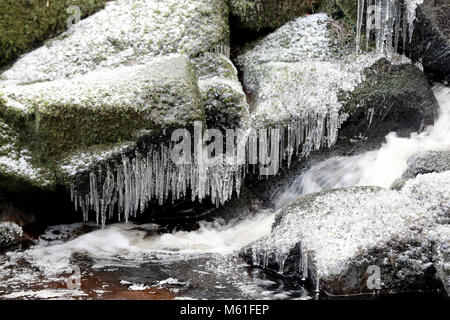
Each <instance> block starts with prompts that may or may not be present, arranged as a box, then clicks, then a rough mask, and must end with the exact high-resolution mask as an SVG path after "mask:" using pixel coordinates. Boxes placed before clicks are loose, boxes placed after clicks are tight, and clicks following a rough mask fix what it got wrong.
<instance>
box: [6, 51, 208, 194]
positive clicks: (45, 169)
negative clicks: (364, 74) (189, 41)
mask: <svg viewBox="0 0 450 320" xmlns="http://www.w3.org/2000/svg"><path fill="white" fill-rule="evenodd" d="M0 86H2V87H1V89H0V97H1V98H0V99H1V101H2V102H1V103H0V110H1V114H2V121H3V126H2V132H3V134H2V137H4V139H3V140H4V144H3V145H2V151H3V152H2V157H1V158H0V161H1V162H0V168H1V171H2V172H3V173H4V174H5V175H6V176H11V175H12V176H13V178H15V179H16V180H17V179H19V180H20V179H25V180H32V182H36V183H33V184H38V185H39V186H46V184H50V185H52V184H54V183H61V184H64V185H67V184H68V181H67V180H66V179H69V181H70V180H71V179H72V178H73V177H75V176H76V175H77V174H79V173H80V171H84V170H86V169H88V168H90V167H91V168H93V167H95V166H96V165H97V163H98V162H99V161H105V160H110V159H112V158H113V157H112V155H113V154H116V155H117V154H120V152H121V151H123V149H124V148H125V147H129V146H130V145H134V146H135V144H136V142H137V141H138V140H139V139H142V137H146V138H147V141H153V142H155V144H156V143H157V142H158V141H161V140H164V138H165V139H166V140H167V137H166V135H169V139H170V133H171V132H170V130H169V129H171V128H179V127H183V128H184V127H189V126H192V125H193V123H194V121H197V120H198V121H203V119H204V117H205V116H204V107H203V103H202V100H201V97H200V95H199V90H198V86H197V78H196V75H195V70H194V68H193V67H192V65H191V63H190V62H189V59H188V58H187V56H183V55H171V56H167V57H161V58H154V59H153V60H151V61H149V62H148V63H147V64H144V65H135V66H122V67H118V68H115V69H106V70H100V71H93V72H90V73H88V74H85V75H81V76H78V77H76V78H73V79H62V80H54V81H48V82H38V83H34V84H29V85H17V84H11V82H9V81H6V82H3V83H2V84H0ZM165 130H167V132H166V131H165ZM135 147H136V146H135ZM118 151H120V152H118ZM14 175H16V177H14ZM61 180H62V181H61ZM4 187H5V188H6V189H8V186H4Z"/></svg>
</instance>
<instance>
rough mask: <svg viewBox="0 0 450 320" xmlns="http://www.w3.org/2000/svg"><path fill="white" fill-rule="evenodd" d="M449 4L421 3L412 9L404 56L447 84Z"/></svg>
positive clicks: (449, 78)
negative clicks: (413, 13) (411, 24)
mask: <svg viewBox="0 0 450 320" xmlns="http://www.w3.org/2000/svg"><path fill="white" fill-rule="evenodd" d="M449 26H450V3H449V2H448V1H447V0H424V1H423V3H422V4H421V5H419V6H418V7H417V9H416V19H415V21H414V33H413V37H412V40H411V43H410V44H409V45H408V46H407V54H408V56H409V57H410V58H411V59H412V60H413V61H417V62H420V63H422V65H423V67H424V71H425V72H426V73H428V74H430V75H431V77H432V78H433V79H435V80H441V81H442V80H443V81H446V82H450V27H449Z"/></svg>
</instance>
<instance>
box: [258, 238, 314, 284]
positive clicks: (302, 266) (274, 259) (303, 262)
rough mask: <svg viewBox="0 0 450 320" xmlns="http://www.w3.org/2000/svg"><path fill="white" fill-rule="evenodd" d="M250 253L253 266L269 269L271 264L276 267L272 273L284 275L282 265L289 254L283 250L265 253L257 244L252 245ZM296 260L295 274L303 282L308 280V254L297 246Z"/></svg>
mask: <svg viewBox="0 0 450 320" xmlns="http://www.w3.org/2000/svg"><path fill="white" fill-rule="evenodd" d="M251 251H252V261H253V265H255V266H259V267H261V268H267V267H269V264H273V265H275V266H278V270H274V271H277V272H278V273H279V274H283V273H284V264H285V262H286V260H287V258H288V256H289V253H286V252H284V251H283V250H280V251H275V252H267V250H265V249H262V248H259V245H258V244H257V243H255V244H253V245H252V247H251ZM298 259H299V260H298V263H297V265H298V270H297V272H298V273H299V274H300V275H301V277H302V280H303V281H305V280H306V279H308V272H309V271H308V269H309V260H308V253H307V252H305V251H304V250H303V249H302V247H301V245H300V246H299V255H298Z"/></svg>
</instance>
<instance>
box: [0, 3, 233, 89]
mask: <svg viewBox="0 0 450 320" xmlns="http://www.w3.org/2000/svg"><path fill="white" fill-rule="evenodd" d="M226 45H229V24H228V7H227V5H226V1H225V0H190V1H188V2H185V1H178V0H165V1H142V0H122V1H112V2H109V3H108V4H107V5H106V6H105V8H104V9H103V10H101V11H100V12H98V13H97V14H95V15H92V16H90V17H88V18H86V19H84V20H82V21H81V22H80V23H78V24H76V25H74V27H72V28H70V29H69V30H68V31H67V32H65V33H63V34H61V35H60V36H58V37H56V38H54V39H51V40H49V41H47V42H46V43H45V44H44V45H43V46H42V47H40V48H38V49H36V50H34V51H33V52H31V53H28V54H26V55H24V56H23V57H21V58H20V59H19V60H18V61H16V62H15V63H14V65H12V67H11V68H10V69H8V70H6V71H5V72H4V73H3V74H1V75H0V79H3V80H16V81H19V82H20V83H33V82H37V81H49V80H57V79H62V78H73V77H76V76H78V75H79V74H84V73H88V72H91V71H94V70H99V69H102V68H106V67H116V66H120V65H124V64H135V63H146V62H147V60H151V59H152V58H153V57H155V56H164V55H169V54H186V55H188V56H189V57H191V58H195V57H197V56H199V55H200V54H203V53H205V52H209V51H211V50H212V49H213V48H215V47H217V46H226Z"/></svg>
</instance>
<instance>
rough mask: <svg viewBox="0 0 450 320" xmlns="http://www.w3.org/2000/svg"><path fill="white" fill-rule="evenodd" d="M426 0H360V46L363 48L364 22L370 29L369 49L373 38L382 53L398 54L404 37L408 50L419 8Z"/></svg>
mask: <svg viewBox="0 0 450 320" xmlns="http://www.w3.org/2000/svg"><path fill="white" fill-rule="evenodd" d="M422 2H423V0H358V15H357V25H356V48H357V50H360V48H361V37H362V30H363V25H365V28H366V33H365V37H366V50H367V49H368V47H369V40H370V39H373V40H374V42H375V46H376V50H377V52H378V53H382V54H386V55H387V56H389V55H390V54H392V53H396V52H397V50H398V43H399V40H400V37H401V38H402V43H403V46H402V50H403V53H404V52H405V47H406V41H407V40H408V41H409V42H411V39H412V36H413V32H414V20H415V18H416V8H417V6H419V5H420V4H421V3H422Z"/></svg>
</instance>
